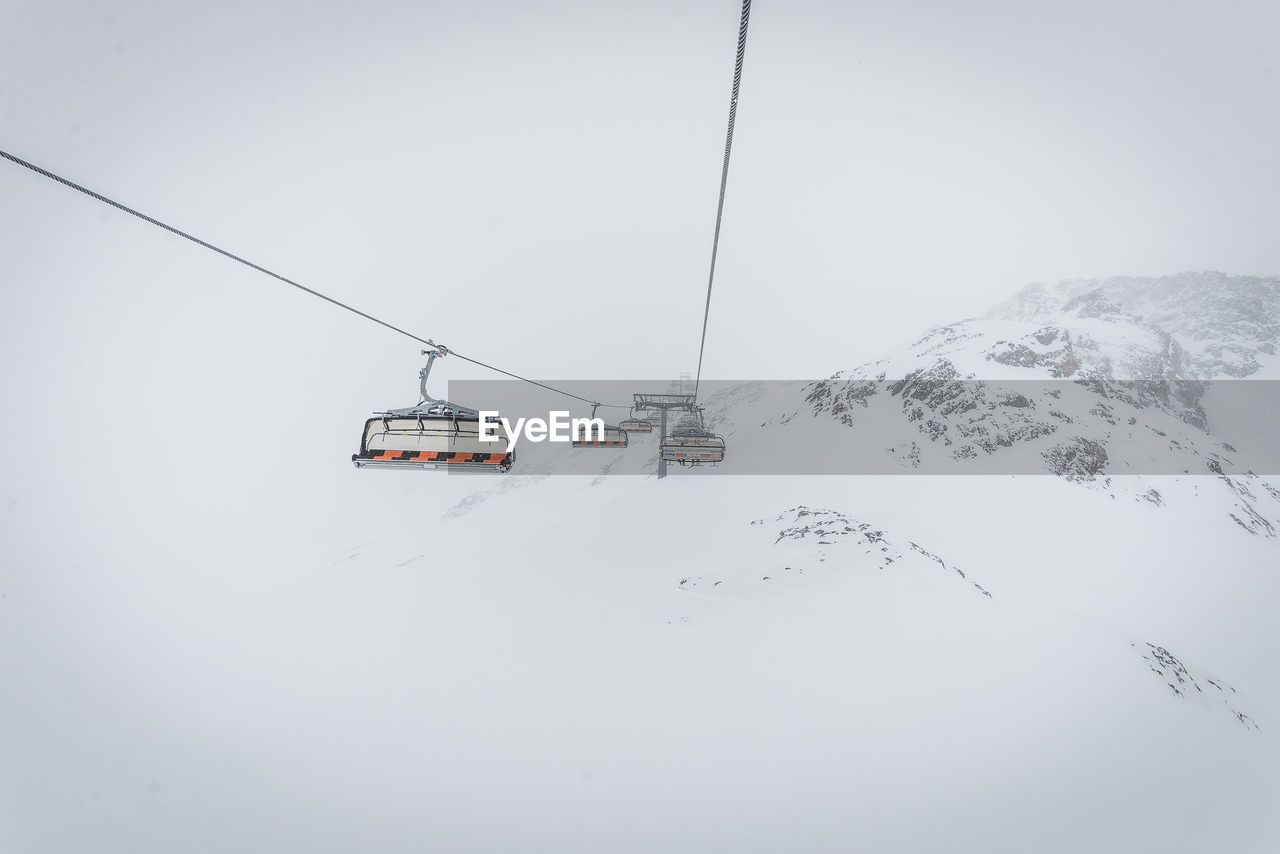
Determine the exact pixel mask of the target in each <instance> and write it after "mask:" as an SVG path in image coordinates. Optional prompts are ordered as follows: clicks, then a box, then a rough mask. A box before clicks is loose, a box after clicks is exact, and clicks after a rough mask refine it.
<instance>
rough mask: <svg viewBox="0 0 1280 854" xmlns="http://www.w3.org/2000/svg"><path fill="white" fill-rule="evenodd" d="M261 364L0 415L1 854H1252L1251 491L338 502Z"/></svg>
mask: <svg viewBox="0 0 1280 854" xmlns="http://www.w3.org/2000/svg"><path fill="white" fill-rule="evenodd" d="M1103 322H1105V321H1103ZM1017 323H1018V321H1016V320H1013V319H988V320H982V321H975V322H974V324H973V325H971V326H970V327H969V329H970V330H971V331H974V332H978V333H980V334H981V336H982V339H983V347H987V346H988V345H994V341H993V339H1000V338H1003V339H1007V340H1016V339H1018V338H1019V337H1021V336H1023V335H1025V334H1026V332H1027V330H1031V329H1034V328H1037V327H1038V325H1043V322H1042V318H1036V319H1035V320H1032V321H1027V323H1026V324H1024V325H1023V326H1021V327H1018V328H1012V327H1006V326H1004V325H1007V324H1014V325H1015V326H1016V325H1017ZM1134 330H1138V331H1134ZM1143 334H1145V333H1143V332H1142V331H1141V327H1132V328H1130V330H1129V331H1126V332H1124V335H1125V336H1137V337H1138V338H1139V339H1141V340H1142V341H1145V342H1146V344H1154V343H1157V339H1156V338H1150V339H1142V338H1141V336H1142V335H1143ZM1095 337H1096V338H1097V339H1098V340H1103V336H1102V335H1101V333H1099V334H1097V335H1096V336H1095ZM1122 337H1123V336H1122ZM1125 340H1128V341H1132V340H1134V339H1133V338H1132V337H1131V338H1127V339H1125ZM1122 343H1123V342H1122ZM1122 349H1123V350H1124V352H1132V348H1129V347H1125V348H1122ZM956 352H957V353H959V351H956ZM965 352H969V351H965ZM271 355H272V356H273V357H274V358H275V359H276V362H275V363H272V364H271V366H272V370H270V371H266V370H261V368H260V367H256V366H255V367H254V369H253V370H249V369H247V368H235V367H232V368H228V369H227V370H229V371H239V373H232V374H219V373H217V371H216V366H217V364H218V361H217V356H216V354H209V355H204V354H202V353H200V352H199V351H198V348H195V347H193V348H192V349H191V350H190V351H184V352H183V353H182V354H180V355H179V356H178V357H177V358H184V359H188V360H191V364H193V365H203V366H205V367H207V368H208V369H209V374H208V376H210V377H213V378H214V379H212V380H211V381H210V383H206V384H202V385H201V387H200V388H198V389H196V388H191V389H187V388H174V387H169V386H161V385H159V384H158V383H155V382H152V381H151V379H149V375H148V374H147V373H146V371H147V369H148V366H149V365H151V362H150V361H148V360H149V358H150V353H149V352H147V351H144V350H143V349H139V350H138V351H137V352H134V351H132V350H130V348H129V346H128V345H127V344H124V345H122V346H121V347H120V348H119V349H117V350H113V351H111V352H104V353H103V354H102V355H101V361H100V362H99V363H97V365H96V367H97V368H98V369H99V370H100V371H101V372H103V375H106V376H111V375H113V372H116V371H119V372H121V373H123V372H126V371H127V372H128V375H129V376H130V377H131V378H132V379H131V383H129V384H117V385H111V386H109V387H105V388H104V387H100V386H98V385H96V384H94V385H90V386H87V387H85V389H84V391H83V395H84V397H83V401H82V405H83V409H82V410H81V411H82V412H84V413H86V414H85V415H84V416H83V417H77V418H70V417H64V418H56V417H51V418H49V419H47V421H46V423H45V424H42V425H41V428H40V433H39V436H40V439H39V442H38V443H35V442H33V441H20V437H22V436H23V435H24V431H26V430H28V429H30V425H31V420H30V418H29V417H26V418H19V417H18V416H17V415H14V414H12V413H10V414H6V416H5V417H6V421H5V423H6V425H7V429H6V439H7V441H5V442H4V443H3V449H2V450H0V455H2V456H0V461H2V463H3V466H2V470H3V471H4V472H5V475H6V478H5V484H4V493H3V494H0V498H2V499H3V500H4V501H5V505H6V507H5V510H4V512H3V513H2V514H0V558H2V559H0V680H2V681H0V684H3V685H4V686H5V702H4V703H3V704H0V850H3V851H20V852H26V851H41V850H43V851H59V852H60V851H89V850H92V851H100V852H114V851H184V852H205V851H208V852H215V851H216V852H223V851H240V852H253V851H263V852H266V851H271V852H279V851H290V850H298V851H309V852H346V851H352V850H367V851H378V852H398V851H403V852H410V851H412V852H421V851H449V852H490V851H557V852H564V851H583V852H587V851H590V852H599V851H636V852H641V851H644V852H648V851H659V850H660V851H677V852H680V851H688V852H706V851H721V850H723V851H735V852H748V851H760V852H775V851H814V852H819V851H820V852H828V851H830V852H844V851H876V852H899V851H901V852H917V851H949V852H983V854H990V852H1028V851H1090V852H1113V851H1114V852H1131V851H1162V852H1193V851H1195V852H1200V851H1230V852H1270V851H1275V850H1280V814H1278V813H1277V811H1276V810H1275V809H1274V804H1275V800H1276V795H1277V792H1280V739H1278V737H1277V734H1280V679H1278V678H1277V668H1276V662H1277V661H1278V660H1280V633H1278V631H1277V628H1276V621H1275V605H1276V603H1277V602H1280V571H1278V570H1280V560H1278V559H1277V558H1278V556H1280V552H1278V549H1280V538H1278V537H1276V536H1275V535H1274V534H1275V530H1280V509H1278V507H1277V504H1276V502H1275V501H1274V500H1273V499H1274V496H1272V494H1271V493H1269V492H1267V490H1266V488H1265V487H1266V485H1267V484H1268V481H1267V480H1266V479H1252V480H1241V479H1236V480H1233V479H1231V478H1223V477H1215V476H1210V475H1208V474H1204V475H1200V476H1180V477H1115V478H1112V479H1110V480H1106V481H1103V480H1097V481H1092V482H1083V483H1079V482H1072V481H1069V480H1067V479H1065V478H1057V477H1050V476H1039V477H995V476H989V477H975V476H965V475H962V474H957V475H953V476H911V477H906V476H878V477H872V476H866V477H798V476H774V477H765V476H760V477H734V476H731V473H732V468H731V462H730V463H729V464H726V465H725V466H724V467H723V468H721V469H719V470H717V471H678V472H673V474H672V475H671V476H670V477H668V478H666V479H665V480H662V481H659V480H657V479H656V478H654V477H652V476H644V475H633V476H612V477H611V476H602V475H601V474H600V473H599V467H601V466H604V465H607V464H609V463H610V462H611V460H609V459H606V458H604V457H599V456H595V457H590V458H589V459H594V460H599V462H596V463H593V464H592V465H595V466H596V467H597V471H596V473H595V474H587V475H583V476H545V475H540V474H537V473H536V472H537V471H538V469H537V465H538V459H537V456H536V455H532V456H531V457H529V458H528V465H529V468H528V469H526V473H525V474H511V475H506V476H496V475H495V476H485V475H475V476H451V475H444V474H423V473H406V472H386V471H357V470H355V469H354V468H353V467H352V466H351V465H350V463H349V462H348V461H347V457H348V456H349V455H350V453H351V452H352V451H354V450H355V448H354V447H353V445H354V442H355V441H356V439H357V437H358V433H359V428H360V426H361V424H362V422H363V418H364V417H365V415H364V413H363V412H361V411H352V403H351V401H352V400H355V399H359V395H360V386H359V384H358V383H356V382H354V381H350V382H348V381H345V380H342V379H341V378H339V379H338V380H335V385H334V387H333V389H332V394H326V395H324V396H322V397H316V396H315V395H313V394H312V393H310V392H309V391H308V390H307V389H305V388H299V389H296V390H295V389H289V388H283V389H282V388H281V384H280V381H279V378H278V373H279V372H280V371H282V370H284V369H285V368H286V367H288V366H294V367H297V366H300V365H304V364H306V361H307V359H309V358H311V355H310V354H298V355H293V354H288V353H285V352H283V351H282V352H276V353H273V354H271ZM319 358H322V359H323V358H325V357H324V356H321V357H319ZM334 358H337V356H334ZM958 358H961V356H958ZM42 359H44V361H42V362H40V363H39V369H40V371H41V372H42V376H43V377H45V378H46V379H49V378H53V379H57V380H60V381H67V382H70V381H71V380H72V379H73V378H74V377H75V376H77V372H78V371H79V369H80V368H81V367H82V366H81V364H80V363H79V362H78V361H77V358H76V357H68V356H62V355H58V354H53V355H49V356H45V357H42ZM295 360H296V361H295ZM285 363H287V365H286V364H285ZM903 364H906V362H904V363H903ZM911 364H913V365H914V364H915V363H911ZM990 365H991V363H989V362H985V363H983V364H982V365H979V364H978V363H974V364H973V368H974V369H975V370H976V369H977V368H978V367H989V366H990ZM996 367H997V368H998V369H999V370H1006V369H1009V370H1013V368H1008V366H1003V365H999V364H998V363H997V365H996ZM877 370H878V369H877ZM64 387H65V386H64ZM753 388H756V389H757V390H759V389H758V388H757V387H754V386H750V385H748V386H742V387H739V388H738V390H737V391H736V392H735V394H736V395H737V398H736V399H735V400H734V401H729V402H725V401H722V402H721V405H719V406H718V408H717V409H716V411H715V413H714V414H715V417H716V419H717V423H718V424H719V425H720V428H721V429H724V430H725V431H726V433H727V434H728V435H730V436H731V435H732V431H733V430H735V429H737V430H744V429H746V428H747V427H748V426H750V425H753V424H755V423H758V422H757V421H756V420H755V419H756V418H757V416H758V415H759V414H760V413H761V412H765V411H770V412H772V413H773V414H774V415H773V417H774V418H776V419H778V423H776V424H774V425H772V426H771V427H769V428H767V429H769V430H778V431H781V432H782V433H785V430H786V429H788V428H787V427H786V425H784V424H783V423H782V419H783V418H785V417H786V415H787V414H788V412H789V411H790V412H792V413H794V412H797V411H799V410H800V409H801V408H802V407H804V403H805V401H804V397H803V394H802V390H801V389H800V387H799V386H797V387H796V388H795V389H794V390H793V391H794V393H793V392H792V391H788V390H787V388H786V387H783V386H770V387H768V394H772V395H777V399H775V398H773V397H768V396H767V395H766V396H765V397H758V398H755V399H752V398H751V395H752V389H753ZM46 394H47V392H46V391H44V390H43V388H36V387H35V386H34V385H32V386H30V387H22V388H17V389H15V390H14V394H13V396H12V398H11V402H12V403H13V404H14V409H13V412H16V413H23V412H25V413H30V412H33V411H37V408H36V406H35V404H36V403H37V402H38V401H40V400H42V399H44V398H43V395H46ZM761 394H764V392H763V391H762V392H761ZM211 399H215V400H217V401H219V402H220V403H221V404H223V405H220V406H210V405H209V402H210V400H211ZM157 400H161V401H163V402H164V404H165V405H163V406H157V405H156V401H157ZM268 401H269V402H270V403H271V406H270V407H268V406H265V405H264V406H257V407H255V406H254V404H255V402H268ZM387 403H396V401H385V402H383V404H382V405H386V404H387ZM371 405H377V404H371ZM304 410H305V411H307V412H309V414H310V417H309V419H308V421H309V423H310V424H311V425H313V426H312V427H311V428H309V429H299V428H297V427H296V426H294V425H296V419H295V420H288V419H278V418H277V417H276V416H277V413H278V412H294V411H304ZM140 413H142V414H146V415H147V416H148V418H150V419H152V420H154V419H156V418H161V419H163V418H170V419H178V420H179V421H180V423H181V425H182V430H181V431H174V430H142V429H140V428H139V423H140V421H142V420H144V419H140V417H139V414H140ZM183 413H187V414H188V415H189V414H191V413H197V414H198V415H199V417H183V415H182V414H183ZM246 413H252V414H253V417H252V418H248V417H246ZM89 414H92V416H93V418H92V420H90V419H89ZM803 417H804V424H805V425H806V426H805V427H804V429H806V430H809V429H812V430H835V431H844V432H845V433H848V432H850V430H849V428H848V427H847V426H846V425H844V424H841V423H838V422H837V421H836V420H834V419H831V418H828V417H818V416H815V415H814V414H813V413H812V411H811V408H807V409H804V412H803ZM1162 417H1163V416H1162ZM793 420H794V419H793ZM148 423H151V422H150V421H148ZM796 423H799V422H796ZM89 424H92V428H93V436H94V437H95V441H94V443H93V444H92V445H89V446H86V445H84V442H83V439H84V436H85V434H86V430H87V429H88V425H89ZM276 425H289V426H287V427H286V426H276ZM795 429H800V428H799V427H797V428H795ZM655 444H656V442H655V440H654V439H653V438H652V437H635V438H633V443H632V446H631V447H630V448H628V449H627V450H626V451H625V452H624V455H623V459H624V460H625V463H620V462H613V465H615V466H620V467H628V466H629V467H632V468H634V469H636V470H644V469H645V468H646V467H649V466H651V464H652V454H653V451H654V447H655ZM733 447H734V445H733V442H732V441H731V442H730V452H731V453H732V449H733ZM77 449H80V450H77ZM588 453H592V454H596V453H599V452H588ZM584 459H586V458H585V457H584ZM584 465H585V464H584ZM618 470H622V469H621V468H619V469H618ZM528 472H533V473H528ZM1240 489H1244V490H1246V491H1250V492H1249V496H1250V497H1244V496H1242V494H1241V492H1240V491H1239V490H1240ZM1243 504H1248V505H1249V506H1250V507H1252V508H1253V509H1254V512H1255V514H1256V515H1257V516H1258V519H1260V520H1261V522H1256V521H1255V522H1254V524H1253V527H1252V528H1251V527H1250V526H1249V525H1246V524H1245V523H1244V522H1242V521H1240V518H1238V517H1239V516H1240V515H1241V514H1242V513H1243V512H1244V511H1243V510H1242V509H1241V506H1242V505H1243ZM1262 523H1266V524H1265V525H1264V524H1262ZM1266 525H1269V526H1272V528H1273V529H1274V530H1272V531H1270V532H1268V531H1267V529H1266Z"/></svg>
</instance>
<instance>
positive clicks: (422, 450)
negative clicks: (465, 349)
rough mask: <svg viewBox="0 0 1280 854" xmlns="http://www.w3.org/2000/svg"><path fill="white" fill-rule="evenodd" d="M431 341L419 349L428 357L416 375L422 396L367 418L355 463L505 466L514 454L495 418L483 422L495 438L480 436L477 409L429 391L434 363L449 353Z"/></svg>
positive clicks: (506, 468) (353, 458)
mask: <svg viewBox="0 0 1280 854" xmlns="http://www.w3.org/2000/svg"><path fill="white" fill-rule="evenodd" d="M433 346H434V347H435V349H432V350H423V351H422V354H423V355H424V356H426V357H427V365H426V367H424V368H423V369H422V372H421V373H420V374H419V375H418V376H419V378H420V380H421V382H420V385H419V387H420V389H421V392H422V400H421V401H420V402H419V403H418V405H417V406H412V407H409V408H407V409H391V410H388V411H386V412H380V413H377V414H375V415H374V417H373V418H370V419H369V420H368V421H366V422H365V424H364V433H363V434H362V436H361V437H360V453H358V454H352V456H351V462H352V463H354V464H355V466H356V468H384V469H423V470H425V469H438V470H454V469H457V470H464V471H465V470H479V471H492V472H500V473H501V472H507V471H509V470H510V469H511V466H512V464H513V463H514V462H515V456H516V455H515V452H513V451H511V450H510V448H511V437H510V436H509V435H508V433H507V431H506V428H505V427H503V426H502V423H501V422H500V421H499V420H497V419H495V418H493V417H492V416H491V417H490V418H489V419H488V421H487V422H486V424H487V425H491V426H489V427H488V433H489V435H490V436H494V437H496V440H495V441H483V440H482V439H481V438H480V413H479V412H477V411H476V410H474V409H469V408H467V407H465V406H459V405H457V404H455V403H450V402H449V401H447V400H437V399H435V398H433V397H431V395H429V394H428V393H427V377H428V375H430V373H431V365H432V363H434V362H435V360H436V358H437V357H443V356H447V355H448V354H449V350H448V349H447V348H445V347H443V346H440V345H433Z"/></svg>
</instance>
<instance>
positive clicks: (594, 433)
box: [569, 403, 627, 448]
mask: <svg viewBox="0 0 1280 854" xmlns="http://www.w3.org/2000/svg"><path fill="white" fill-rule="evenodd" d="M599 408H600V404H598V403H593V404H592V405H591V418H592V419H593V420H594V419H595V417H596V410H597V409H599ZM569 444H570V445H572V446H573V447H575V448H625V447H626V446H627V431H626V430H624V429H623V428H622V427H621V426H618V427H611V426H609V425H608V424H606V425H604V435H603V436H601V435H600V432H599V431H598V430H593V429H592V428H591V427H587V429H585V430H583V431H582V432H578V431H574V433H573V435H572V436H570V438H569Z"/></svg>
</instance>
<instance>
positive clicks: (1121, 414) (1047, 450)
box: [778, 273, 1280, 536]
mask: <svg viewBox="0 0 1280 854" xmlns="http://www.w3.org/2000/svg"><path fill="white" fill-rule="evenodd" d="M1278 342H1280V279H1257V278H1250V277H1227V276H1225V275H1223V274H1221V273H1198V274H1197V273H1187V274H1182V275H1178V276H1167V277H1163V278H1158V279H1140V278H1115V279H1106V280H1103V281H1069V282H1060V283H1058V284H1057V285H1053V286H1049V285H1043V284H1034V285H1028V286H1027V287H1026V288H1024V289H1023V290H1022V291H1021V292H1019V293H1018V294H1016V295H1015V296H1014V297H1012V298H1011V299H1009V300H1006V301H1005V302H1003V303H1001V304H1000V305H998V306H996V307H995V308H994V309H992V310H991V311H990V312H988V313H987V314H986V315H985V316H984V317H981V318H973V319H969V320H963V321H959V322H957V323H953V324H950V325H948V326H944V327H940V328H937V329H934V330H932V331H930V332H929V333H928V334H926V335H925V336H923V337H922V338H920V339H919V340H918V341H916V342H914V343H913V344H912V345H910V346H909V347H907V348H904V349H903V350H901V351H899V352H897V353H894V354H891V355H890V356H888V357H886V358H885V359H882V360H880V361H877V362H874V363H871V364H867V365H863V366H861V367H858V368H855V369H853V370H851V371H844V372H841V373H839V374H836V375H835V376H833V377H830V378H829V379H826V380H821V381H819V382H814V383H810V384H808V385H807V386H805V388H804V392H803V396H804V403H805V407H804V408H802V409H801V410H800V411H799V412H790V413H787V414H785V415H784V416H783V417H782V418H781V419H778V420H779V421H781V422H784V423H785V422H790V421H791V420H792V419H795V418H797V417H804V416H806V415H807V416H808V417H810V418H819V419H821V418H832V419H834V420H835V421H836V422H838V423H840V424H843V425H846V426H849V427H851V428H854V430H855V431H862V430H865V429H869V428H872V427H873V426H874V428H875V429H878V430H879V433H880V434H881V435H885V436H888V437H889V438H890V439H891V440H892V446H891V447H888V448H884V449H883V451H882V452H883V453H886V454H888V455H890V456H893V457H895V458H896V459H898V460H899V461H900V463H901V465H902V467H903V468H906V469H910V470H915V471H925V472H930V471H938V470H947V471H955V472H962V471H965V470H966V469H964V468H959V469H958V468H956V467H955V463H967V464H969V466H970V467H969V468H968V469H967V470H969V471H972V472H982V471H986V470H991V465H989V464H988V465H987V466H986V467H985V468H984V461H990V460H994V459H999V460H1004V461H1006V463H1005V464H1004V465H1003V469H1002V470H1006V471H1007V470H1008V469H1009V468H1010V466H1009V464H1008V463H1007V461H1009V460H1015V459H1016V460H1019V461H1020V462H1019V463H1017V465H1019V466H1022V468H1020V469H1019V471H1023V470H1025V471H1026V472H1027V473H1034V472H1043V473H1052V474H1055V475H1060V476H1064V477H1067V478H1070V479H1072V480H1074V481H1078V482H1081V483H1086V484H1089V483H1093V482H1094V481H1095V480H1098V479H1101V478H1106V477H1108V476H1110V475H1118V474H1134V473H1144V472H1145V473H1148V474H1154V473H1159V474H1184V473H1187V474H1206V473H1209V474H1215V475H1219V476H1220V478H1221V482H1222V483H1223V484H1224V485H1225V487H1226V489H1227V491H1228V493H1229V494H1230V500H1231V501H1232V502H1233V503H1234V507H1233V509H1232V510H1231V513H1230V515H1231V516H1232V518H1234V519H1235V520H1236V521H1237V522H1238V523H1239V524H1240V526H1241V527H1242V528H1243V529H1245V530H1247V531H1249V532H1250V533H1253V534H1259V535H1263V536H1274V535H1275V533H1276V530H1277V527H1278V526H1280V502H1277V501H1276V495H1275V492H1274V487H1272V486H1271V485H1270V484H1267V483H1266V482H1265V481H1264V480H1261V479H1260V478H1258V477H1257V476H1256V475H1255V474H1254V471H1256V470H1259V469H1260V470H1263V471H1269V469H1267V468H1266V467H1265V465H1266V464H1268V463H1267V461H1266V460H1264V462H1263V465H1262V466H1258V465H1256V463H1257V460H1258V459H1259V458H1258V457H1255V456H1250V455H1249V449H1247V448H1243V447H1242V448H1241V449H1240V450H1237V448H1236V447H1235V446H1233V445H1232V444H1230V443H1228V442H1225V441H1223V440H1222V439H1221V438H1219V437H1217V436H1215V435H1214V433H1213V418H1214V413H1213V412H1210V411H1208V410H1207V409H1206V401H1207V399H1208V398H1207V394H1208V392H1209V391H1210V390H1211V389H1212V388H1213V385H1214V383H1215V382H1227V383H1230V382H1231V381H1234V380H1236V379H1238V378H1240V377H1250V378H1253V377H1256V378H1258V379H1262V378H1273V376H1272V375H1273V374H1274V379H1277V380H1280V358H1278V357H1277V344H1278ZM1263 387H1264V386H1263V385H1258V386H1257V388H1263ZM1245 393H1247V394H1252V392H1245ZM895 411H896V413H897V416H896V417H897V422H896V424H893V423H891V421H892V418H893V417H894V416H893V413H894V412H895ZM1268 451H1270V449H1268ZM1272 456H1274V454H1272ZM1153 459H1159V460H1160V466H1159V467H1158V470H1155V469H1153V468H1152V467H1151V461H1152V460H1153ZM944 465H945V466H951V467H950V468H945V469H944V468H940V467H943V466H944ZM1144 465H1145V466H1146V467H1145V468H1144ZM1108 483H1110V481H1108ZM1149 493H1150V490H1147V489H1146V488H1145V487H1144V488H1143V489H1141V490H1138V491H1136V492H1135V493H1134V497H1135V498H1137V499H1140V500H1143V501H1149V500H1151V499H1150V498H1149Z"/></svg>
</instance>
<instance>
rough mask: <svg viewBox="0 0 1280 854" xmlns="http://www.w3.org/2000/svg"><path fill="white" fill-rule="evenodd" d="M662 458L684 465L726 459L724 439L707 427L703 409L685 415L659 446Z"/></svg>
mask: <svg viewBox="0 0 1280 854" xmlns="http://www.w3.org/2000/svg"><path fill="white" fill-rule="evenodd" d="M659 451H660V454H661V456H662V459H664V460H666V461H667V462H670V463H679V464H680V465H682V466H696V465H702V464H703V463H710V464H712V465H715V464H716V463H719V462H723V461H724V439H723V438H721V437H720V436H717V435H716V434H715V433H712V432H711V431H710V430H708V429H707V427H706V424H705V422H704V421H703V418H702V409H701V408H699V409H697V410H696V411H695V412H691V413H689V414H688V415H685V416H683V417H682V418H681V419H680V420H679V421H678V422H676V425H675V427H673V428H671V435H669V436H667V437H666V438H664V439H663V440H662V444H661V446H660V448H659Z"/></svg>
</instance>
